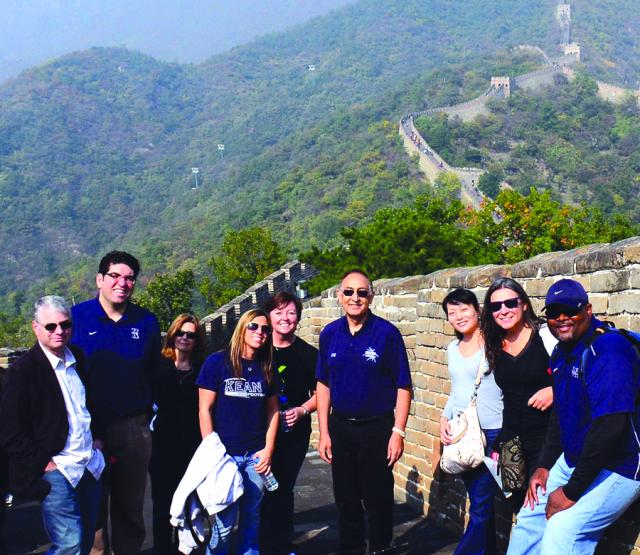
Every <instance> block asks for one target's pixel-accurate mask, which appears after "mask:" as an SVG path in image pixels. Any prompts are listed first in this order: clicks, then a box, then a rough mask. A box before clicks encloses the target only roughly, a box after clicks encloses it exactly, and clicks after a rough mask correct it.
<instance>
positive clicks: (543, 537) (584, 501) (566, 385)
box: [508, 279, 640, 555]
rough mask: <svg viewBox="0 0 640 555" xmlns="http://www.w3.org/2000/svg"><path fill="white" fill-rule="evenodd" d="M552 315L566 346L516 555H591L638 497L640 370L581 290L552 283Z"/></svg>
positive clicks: (556, 355)
mask: <svg viewBox="0 0 640 555" xmlns="http://www.w3.org/2000/svg"><path fill="white" fill-rule="evenodd" d="M544 310H545V311H546V316H547V321H548V324H549V329H550V330H551V333H553V335H555V336H556V337H557V338H558V340H559V343H558V345H557V346H556V348H555V350H554V351H553V354H552V356H551V360H550V367H551V371H552V378H553V399H554V402H553V406H554V413H553V414H552V417H551V421H550V424H549V431H548V433H547V438H546V441H545V445H544V448H543V450H542V453H541V454H540V459H539V460H538V467H539V468H537V469H536V471H535V472H534V474H533V476H532V477H531V480H530V482H529V488H528V490H527V496H526V499H525V505H524V507H523V508H522V509H521V510H520V512H519V513H518V520H517V525H516V527H515V528H514V529H513V532H512V534H511V541H510V542H509V551H508V553H510V554H513V555H523V554H533V553H536V554H537V553H542V554H545V555H556V554H557V553H563V552H571V553H580V554H583V553H593V552H594V550H595V548H596V545H597V543H598V540H599V539H600V537H601V536H602V533H603V532H604V530H605V529H606V527H607V526H609V525H610V524H611V523H612V522H614V521H615V520H616V519H617V518H618V517H619V516H620V515H622V513H623V512H624V511H625V510H626V509H627V507H629V505H631V504H632V503H633V502H634V501H635V500H636V499H637V498H638V497H639V496H640V481H639V479H640V440H639V436H638V432H640V427H639V420H640V418H639V417H640V414H639V412H640V410H639V408H638V393H639V387H640V362H639V360H638V356H637V354H636V352H635V350H634V348H633V347H632V345H631V343H630V342H629V341H628V340H626V339H625V338H624V337H623V336H622V335H621V334H620V333H617V332H615V331H609V332H604V331H603V329H604V328H603V326H604V324H603V323H602V322H600V321H599V320H598V319H596V318H594V317H593V315H592V310H591V305H590V304H589V299H588V297H587V293H586V292H585V290H584V288H583V287H582V285H580V284H579V283H578V282H577V281H574V280H571V279H561V280H560V281H558V282H556V283H554V284H553V285H552V286H551V288H550V289H549V291H548V293H547V297H546V303H545V308H544Z"/></svg>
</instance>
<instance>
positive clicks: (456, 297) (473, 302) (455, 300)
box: [442, 287, 480, 339]
mask: <svg viewBox="0 0 640 555" xmlns="http://www.w3.org/2000/svg"><path fill="white" fill-rule="evenodd" d="M450 304H453V305H460V304H466V305H469V306H472V307H473V308H475V309H476V312H478V314H479V313H480V304H479V303H478V297H476V294H475V293H474V292H473V291H469V289H463V288H462V287H458V288H457V289H454V290H453V291H450V292H449V293H448V294H447V296H446V297H445V298H444V300H443V301H442V310H443V311H444V313H445V315H446V316H447V317H448V316H449V313H448V308H447V305H450ZM453 332H454V333H455V334H456V337H457V338H458V339H462V334H461V333H460V332H459V331H458V330H456V329H454V330H453Z"/></svg>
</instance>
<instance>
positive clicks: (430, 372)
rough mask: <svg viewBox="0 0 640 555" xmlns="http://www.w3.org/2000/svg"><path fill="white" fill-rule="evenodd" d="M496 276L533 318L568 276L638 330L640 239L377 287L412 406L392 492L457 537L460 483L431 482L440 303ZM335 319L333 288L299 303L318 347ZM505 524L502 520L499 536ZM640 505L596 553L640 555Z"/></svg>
mask: <svg viewBox="0 0 640 555" xmlns="http://www.w3.org/2000/svg"><path fill="white" fill-rule="evenodd" d="M501 276H511V277H513V278H514V279H517V280H518V281H519V282H520V283H521V284H522V285H523V287H524V288H525V290H526V291H527V293H528V294H529V295H530V297H531V299H532V302H533V306H534V309H535V310H536V312H537V313H538V314H539V313H540V309H541V308H542V306H543V304H544V296H545V294H546V292H547V290H548V288H549V286H550V285H551V284H552V283H554V282H555V281H556V280H558V279H560V278H563V277H569V278H573V279H576V280H578V281H580V283H582V284H583V285H584V287H585V289H586V290H587V292H588V293H589V297H590V300H591V303H592V304H593V310H594V313H595V314H596V315H597V316H598V317H601V318H605V319H606V320H609V321H611V322H613V323H615V324H616V326H618V327H623V328H627V329H631V330H635V331H640V237H633V238H631V239H626V240H624V241H620V242H618V243H613V244H598V245H589V246H585V247H580V248H578V249H574V250H571V251H567V252H554V253H546V254H542V255H539V256H536V257H534V258H531V259H529V260H525V261H523V262H519V263H517V264H513V265H509V266H507V265H505V266H493V265H489V266H478V267H474V268H450V269H446V270H440V271H438V272H435V273H433V274H429V275H425V276H410V277H403V278H394V279H385V280H378V281H376V282H375V283H374V288H375V293H376V296H375V297H374V300H373V304H372V309H373V311H374V312H375V313H376V314H379V315H380V316H382V317H384V318H387V319H388V320H390V321H391V322H393V323H394V324H395V325H396V326H397V327H398V329H399V330H400V332H401V334H402V336H403V338H404V342H405V345H406V348H407V352H408V354H409V360H410V364H411V371H412V377H413V387H414V402H413V406H412V408H411V414H410V416H409V422H408V425H407V438H406V443H405V453H404V455H403V456H402V458H401V459H400V461H399V463H398V464H397V465H396V469H395V484H396V485H395V492H396V497H397V498H398V499H399V500H401V501H405V500H406V501H408V502H409V503H411V504H413V505H415V506H416V507H418V508H420V509H422V511H423V512H424V514H425V515H428V516H429V517H433V518H435V519H437V520H438V521H439V522H440V523H442V524H444V525H446V526H447V527H449V528H452V529H456V530H458V531H460V530H462V527H463V525H464V521H465V518H466V514H465V513H466V510H467V506H466V495H465V491H464V488H463V487H462V484H461V482H460V481H459V480H457V479H454V478H453V477H451V476H442V475H439V476H436V477H434V473H433V470H432V468H431V464H430V461H431V457H432V454H433V448H434V445H436V444H437V438H438V436H439V426H438V422H439V417H440V414H441V412H442V409H443V408H444V405H445V403H446V401H447V397H448V395H449V393H450V384H449V379H448V373H447V360H446V347H447V345H448V344H449V342H450V341H451V340H452V339H453V338H454V335H453V330H452V328H451V326H450V325H449V324H448V322H447V321H446V320H445V318H444V314H443V312H442V308H441V306H440V303H441V302H442V300H443V299H444V297H445V295H446V294H447V292H448V291H449V290H450V289H452V288H455V287H466V288H469V289H471V290H472V291H474V292H475V293H476V295H477V296H478V298H479V299H480V301H481V302H482V299H483V298H484V294H485V292H486V290H487V288H488V286H489V285H490V283H491V282H492V281H493V280H494V279H496V278H498V277H501ZM340 315H341V310H340V308H339V305H338V301H337V298H336V290H335V287H334V288H331V289H328V290H326V291H324V292H323V293H322V295H321V296H320V297H317V298H314V299H312V300H310V301H309V302H307V303H305V309H304V312H303V317H302V321H301V324H300V328H299V334H300V336H301V337H303V338H304V339H305V340H306V341H308V342H310V343H312V344H316V345H317V341H318V335H319V333H320V330H321V329H322V328H323V327H324V326H325V325H326V324H328V323H329V322H331V321H332V320H334V319H335V318H337V317H339V316H340ZM505 526H508V523H507V522H506V521H505V520H504V519H503V520H502V530H503V531H504V530H505ZM639 531H640V504H638V506H633V507H632V508H631V509H629V510H628V511H627V513H626V514H625V515H624V516H623V517H622V518H621V520H620V521H619V522H618V523H617V524H616V525H615V526H614V527H613V528H612V529H611V530H610V531H609V533H608V534H607V536H606V538H605V539H604V540H603V541H602V542H601V544H603V546H602V547H601V548H600V549H603V548H604V550H602V551H599V552H600V553H629V551H624V546H627V545H633V544H635V546H636V548H635V549H634V550H633V552H634V553H635V552H636V550H640V541H639V540H638V533H639Z"/></svg>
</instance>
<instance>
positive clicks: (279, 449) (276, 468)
mask: <svg viewBox="0 0 640 555" xmlns="http://www.w3.org/2000/svg"><path fill="white" fill-rule="evenodd" d="M308 448H309V433H308V432H307V431H306V430H302V433H300V432H298V431H297V430H295V429H294V430H293V431H291V432H287V433H283V432H279V433H278V439H277V440H276V447H275V450H274V452H273V459H272V462H271V469H272V470H273V474H274V475H275V477H276V479H277V480H278V484H279V485H278V489H277V490H275V491H266V492H265V495H264V497H263V499H262V506H261V508H260V551H261V552H264V553H266V554H268V555H272V554H273V555H281V554H285V555H288V554H289V553H290V552H291V548H292V540H293V488H294V486H295V484H296V479H297V478H298V473H299V472H300V467H301V466H302V463H303V462H304V458H305V455H306V454H307V449H308Z"/></svg>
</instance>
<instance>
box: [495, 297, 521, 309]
mask: <svg viewBox="0 0 640 555" xmlns="http://www.w3.org/2000/svg"><path fill="white" fill-rule="evenodd" d="M519 300H520V297H513V298H512V299H505V300H504V301H493V302H490V303H489V310H490V311H491V312H500V311H501V310H502V305H504V306H506V307H507V308H511V309H513V308H516V307H517V306H518V301H519Z"/></svg>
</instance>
